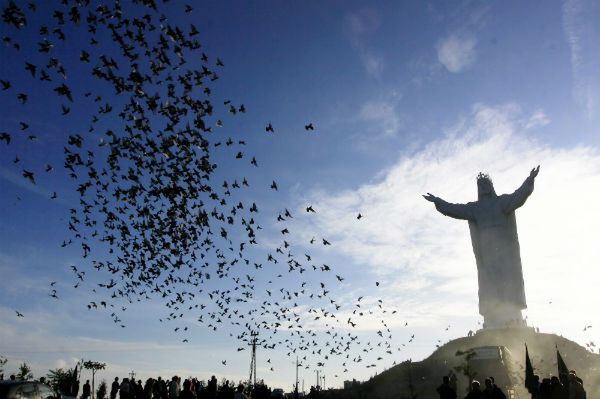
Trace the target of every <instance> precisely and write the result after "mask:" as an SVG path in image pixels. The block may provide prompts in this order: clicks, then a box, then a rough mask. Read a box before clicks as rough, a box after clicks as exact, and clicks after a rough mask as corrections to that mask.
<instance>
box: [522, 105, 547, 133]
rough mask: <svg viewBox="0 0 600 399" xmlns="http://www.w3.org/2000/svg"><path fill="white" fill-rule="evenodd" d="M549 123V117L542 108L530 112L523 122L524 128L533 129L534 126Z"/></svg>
mask: <svg viewBox="0 0 600 399" xmlns="http://www.w3.org/2000/svg"><path fill="white" fill-rule="evenodd" d="M549 123H550V118H548V115H546V113H545V112H544V111H543V110H541V109H537V110H535V111H534V113H533V114H531V116H530V117H529V119H528V120H527V123H525V129H534V128H536V127H542V126H546V125H547V124H549Z"/></svg>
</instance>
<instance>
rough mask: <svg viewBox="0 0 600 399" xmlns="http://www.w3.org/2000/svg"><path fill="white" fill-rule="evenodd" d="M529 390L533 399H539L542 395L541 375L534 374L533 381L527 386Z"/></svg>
mask: <svg viewBox="0 0 600 399" xmlns="http://www.w3.org/2000/svg"><path fill="white" fill-rule="evenodd" d="M527 390H528V392H529V393H530V394H531V399H539V396H540V376H539V375H537V374H536V375H534V376H533V381H532V382H531V385H530V386H529V387H528V388H527Z"/></svg>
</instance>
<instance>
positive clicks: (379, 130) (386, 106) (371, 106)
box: [358, 100, 401, 137]
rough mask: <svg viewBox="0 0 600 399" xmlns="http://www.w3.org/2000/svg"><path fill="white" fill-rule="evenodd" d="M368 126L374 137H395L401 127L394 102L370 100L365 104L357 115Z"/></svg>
mask: <svg viewBox="0 0 600 399" xmlns="http://www.w3.org/2000/svg"><path fill="white" fill-rule="evenodd" d="M358 116H359V118H360V119H361V120H362V121H363V122H365V123H366V124H367V126H370V130H372V131H373V132H374V134H375V135H376V136H383V137H390V136H395V135H396V134H397V133H398V131H399V130H400V127H401V122H400V118H399V116H398V114H397V112H396V101H394V100H370V101H367V102H365V103H364V104H363V105H362V107H361V109H360V112H359V114H358Z"/></svg>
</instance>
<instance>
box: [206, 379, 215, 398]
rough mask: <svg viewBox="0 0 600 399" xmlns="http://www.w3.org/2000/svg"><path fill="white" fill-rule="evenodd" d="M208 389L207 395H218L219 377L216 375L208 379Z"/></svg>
mask: <svg viewBox="0 0 600 399" xmlns="http://www.w3.org/2000/svg"><path fill="white" fill-rule="evenodd" d="M206 390H207V396H208V397H209V398H215V397H217V377H215V376H214V375H213V376H212V377H210V380H208V385H207V387H206Z"/></svg>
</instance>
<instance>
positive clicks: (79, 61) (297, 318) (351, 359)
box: [0, 0, 414, 372]
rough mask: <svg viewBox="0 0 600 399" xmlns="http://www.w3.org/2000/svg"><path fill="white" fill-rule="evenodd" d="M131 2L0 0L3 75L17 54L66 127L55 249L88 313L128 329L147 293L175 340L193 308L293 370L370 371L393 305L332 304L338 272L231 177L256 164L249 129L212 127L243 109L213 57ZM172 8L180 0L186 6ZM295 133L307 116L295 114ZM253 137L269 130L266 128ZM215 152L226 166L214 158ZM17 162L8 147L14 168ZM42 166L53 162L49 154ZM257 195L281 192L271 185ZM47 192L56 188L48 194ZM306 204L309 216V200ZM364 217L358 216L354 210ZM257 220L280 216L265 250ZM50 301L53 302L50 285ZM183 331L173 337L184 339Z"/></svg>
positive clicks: (157, 14)
mask: <svg viewBox="0 0 600 399" xmlns="http://www.w3.org/2000/svg"><path fill="white" fill-rule="evenodd" d="M49 3H51V2H49ZM128 3H131V4H128V5H127V7H122V6H121V2H120V1H118V0H115V1H112V2H107V3H106V4H102V5H98V3H95V2H90V1H85V0H79V1H67V0H62V1H61V2H60V3H58V2H56V3H55V4H53V5H54V6H55V7H53V8H52V10H51V12H48V10H45V11H43V13H42V11H40V10H39V8H40V7H42V4H40V7H38V5H36V4H35V3H28V4H27V5H24V6H23V7H21V6H20V5H17V3H15V2H8V4H7V5H6V6H5V7H4V9H3V10H2V22H3V28H2V32H3V33H5V36H4V37H3V42H4V44H5V46H7V47H8V49H10V50H11V51H12V52H13V53H14V54H13V56H12V57H11V58H10V65H11V67H10V68H5V70H10V69H11V68H12V69H14V70H18V69H19V68H21V67H19V63H20V62H22V63H23V64H22V65H23V66H22V70H23V71H24V73H25V75H26V78H28V79H33V80H34V84H35V85H36V87H39V90H38V91H37V93H43V92H44V90H46V92H47V93H48V94H49V95H52V94H53V95H55V96H56V100H57V101H56V108H57V109H56V112H57V113H58V114H59V115H60V116H61V117H62V118H65V119H64V120H65V122H64V125H63V126H64V129H65V130H69V131H73V130H75V131H78V133H72V134H70V135H68V137H66V143H65V146H64V164H63V167H64V170H65V171H66V173H67V174H68V175H69V176H70V178H71V179H72V181H73V182H74V184H73V188H74V189H75V191H76V192H77V193H78V205H77V206H73V207H72V208H71V209H70V211H69V220H68V224H67V228H68V234H69V235H70V236H69V237H68V239H65V240H64V241H63V242H62V245H61V246H62V247H67V246H71V245H78V246H80V247H81V254H82V257H83V258H84V259H83V260H82V264H80V265H72V266H71V269H72V271H73V273H74V274H75V276H76V283H75V284H74V287H75V288H78V287H88V288H89V289H90V290H91V291H93V294H96V295H99V296H100V297H101V300H94V301H90V302H89V303H88V304H87V307H88V309H108V311H109V312H111V317H112V319H113V321H114V322H115V323H116V324H118V325H120V326H121V327H125V326H126V324H125V322H123V320H122V315H121V312H122V311H125V310H126V309H127V304H128V303H133V302H139V301H144V300H159V301H162V302H163V303H164V304H165V305H166V307H167V308H168V310H167V313H168V315H166V316H165V317H162V318H161V319H160V321H161V322H172V323H174V324H175V325H176V326H175V327H174V332H176V333H181V334H188V332H189V328H188V326H187V325H184V324H185V322H184V321H183V320H182V319H183V318H184V316H189V315H191V314H195V315H196V317H197V321H198V323H200V324H204V325H205V326H206V328H208V329H211V330H214V331H217V330H225V331H227V332H229V333H230V334H231V335H232V336H235V338H236V339H237V340H239V342H240V344H241V346H240V348H238V351H241V350H244V349H245V345H246V344H247V343H248V342H250V337H251V333H252V332H259V333H260V337H261V339H260V341H259V343H260V344H261V345H262V346H263V347H264V348H267V349H274V348H276V347H284V348H285V350H286V352H287V354H288V355H289V356H293V357H296V355H299V356H300V358H301V361H302V364H303V365H304V366H305V367H306V368H309V367H322V366H323V365H324V364H325V363H326V362H327V361H329V360H330V359H332V358H334V357H336V356H337V357H341V358H342V359H343V363H342V364H343V366H344V371H345V372H347V371H348V369H349V368H350V364H351V363H361V362H364V363H367V364H366V366H367V367H375V366H376V362H378V361H380V360H382V359H383V358H382V356H383V355H378V356H377V361H374V362H367V361H366V360H365V359H364V357H366V356H367V355H368V354H370V353H383V354H384V355H390V356H391V355H392V353H393V347H392V335H391V331H390V328H389V327H388V325H387V324H386V321H385V314H386V313H387V312H389V313H390V314H391V313H392V312H391V311H388V310H386V309H385V308H384V306H383V301H382V300H378V301H372V304H370V305H366V304H365V303H364V302H361V301H362V299H363V298H362V297H360V298H358V299H357V300H356V301H354V302H353V303H340V302H339V301H338V300H337V299H336V298H335V297H334V296H333V294H332V288H331V287H333V286H334V284H341V283H342V282H343V280H344V278H343V277H342V276H340V275H338V274H334V273H332V267H331V266H329V265H327V264H319V263H317V262H316V260H313V256H312V255H311V254H309V253H305V254H302V255H300V256H298V255H295V254H294V253H293V252H292V249H293V248H294V247H298V246H295V245H294V243H292V242H290V238H289V237H290V236H289V233H290V229H292V226H291V225H292V223H293V218H294V217H293V215H292V212H290V211H289V210H288V209H285V210H284V211H282V212H281V213H279V214H278V215H277V216H276V217H273V218H272V219H270V218H269V217H268V216H265V215H262V214H261V213H260V209H259V206H258V204H257V203H256V202H254V201H248V197H249V196H248V195H246V194H245V193H244V189H245V188H247V187H250V183H249V181H248V179H247V178H246V177H244V176H239V177H231V173H230V172H229V171H228V169H227V167H228V164H229V163H232V162H243V163H244V165H247V166H245V167H247V168H257V167H258V166H259V164H258V161H257V159H256V157H254V156H246V155H245V153H244V150H243V148H244V146H246V139H244V140H241V139H237V140H234V139H232V138H224V137H222V136H221V133H220V131H219V130H220V128H223V127H224V122H223V118H219V117H218V116H219V115H220V112H223V113H225V114H226V115H229V116H231V117H234V116H236V115H239V114H244V113H246V107H245V106H244V105H243V104H238V105H235V104H234V103H233V102H232V101H230V100H225V101H223V106H222V107H221V106H215V105H213V102H214V101H212V100H211V98H212V96H213V93H212V89H211V87H210V84H211V82H214V81H215V80H217V79H218V78H219V75H218V70H219V68H223V67H224V64H223V62H222V61H221V60H220V59H219V58H215V59H214V61H212V62H211V59H210V58H209V57H208V55H206V54H205V53H204V52H203V51H202V50H201V49H202V46H201V44H200V42H199V41H198V35H199V30H198V28H196V26H194V25H193V24H191V23H190V24H189V25H187V26H186V27H183V26H178V25H175V24H171V23H170V21H169V18H168V17H167V16H166V15H165V12H171V11H172V10H173V9H174V8H175V4H166V3H169V2H168V1H163V2H158V1H154V0H136V1H132V2H128ZM48 6H49V4H48V3H46V4H43V7H48ZM163 11H164V12H163ZM184 12H185V13H186V14H191V13H192V12H193V8H192V7H191V6H189V5H187V6H185V10H184ZM36 13H37V14H36ZM40 13H42V15H40ZM33 21H35V22H36V23H37V24H34V23H33ZM10 30H12V31H14V34H9V31H10ZM24 32H26V33H24ZM36 36H37V37H39V39H34V38H35V37H36ZM73 36H75V37H76V38H77V40H76V41H75V42H76V43H77V44H80V45H82V48H80V49H78V50H76V53H77V52H78V57H76V58H70V59H65V60H63V59H60V58H59V57H58V55H57V54H60V53H61V52H60V51H59V49H60V48H64V47H65V46H66V47H68V46H72V44H70V43H69V39H73ZM18 37H23V38H24V39H22V40H18ZM82 38H84V39H82ZM26 46H27V48H31V47H32V46H34V47H36V48H37V54H36V61H34V60H33V59H29V60H21V59H20V58H19V55H20V54H21V53H22V50H23V48H26ZM30 51H32V50H31V49H30ZM71 51H73V50H71ZM88 74H89V75H88ZM82 76H86V78H85V79H89V78H88V77H87V76H91V78H92V79H93V80H95V82H94V84H89V85H75V84H72V83H70V82H72V81H73V80H77V79H83V78H81V77H82ZM68 77H70V78H71V80H69V79H68ZM0 78H1V84H2V95H3V96H5V97H7V98H11V96H14V97H12V98H15V99H16V101H19V102H20V103H21V104H23V105H26V104H27V103H28V100H29V98H30V97H32V96H34V94H36V93H25V92H21V91H20V89H19V88H18V87H15V84H14V82H13V81H11V76H1V77H0ZM82 104H83V105H82ZM72 109H78V111H77V115H78V116H79V117H81V116H82V115H83V116H85V115H87V116H88V117H89V123H88V124H87V125H86V126H73V123H74V122H72V121H71V120H69V119H68V118H69V117H71V116H72V115H73V114H74V113H75V112H72ZM90 110H92V111H91V112H90ZM32 114H34V112H33V111H32ZM31 126H32V125H31V123H29V122H28V121H20V122H19V124H18V126H15V129H13V130H12V131H9V130H10V129H9V127H8V126H3V127H2V132H1V133H0V134H1V136H0V139H1V140H3V141H4V142H5V150H6V149H8V148H10V147H11V143H13V142H14V140H16V139H17V140H22V139H23V134H25V135H27V139H26V140H29V141H35V140H36V135H35V134H34V133H30V130H33V129H32V128H31ZM5 129H6V130H7V131H5ZM304 130H305V131H306V132H309V131H314V130H315V126H314V124H313V123H307V124H306V125H305V126H304ZM265 132H266V133H268V134H275V132H276V131H275V128H274V126H273V124H272V123H270V122H269V123H268V124H267V125H266V127H265ZM215 153H216V154H219V156H221V157H223V156H224V157H229V160H226V161H222V162H221V163H218V162H217V161H215ZM226 159H227V158H226ZM20 161H21V160H20V158H19V157H18V156H16V157H15V161H14V163H15V164H16V165H17V167H20V165H21V164H20ZM246 162H247V163H246ZM41 169H42V170H43V171H44V173H51V172H53V171H54V170H55V168H54V167H53V166H52V165H48V164H47V165H44V166H43V168H41ZM221 170H222V172H220V171H221ZM21 174H22V176H23V178H25V179H27V180H28V181H29V182H30V183H31V184H36V183H38V180H39V179H38V172H36V170H35V168H34V167H28V168H27V169H25V168H22V170H21ZM270 189H271V190H273V191H277V190H278V185H277V183H276V182H275V181H273V182H272V184H271V186H270ZM57 197H58V195H57V193H56V192H53V193H52V196H51V199H55V198H57ZM306 213H307V214H316V213H317V212H316V210H315V209H314V207H313V206H311V205H308V206H307V207H306ZM362 217H363V215H361V214H360V213H359V214H358V216H357V217H356V219H358V220H360V219H361V218H362ZM260 220H263V221H265V222H266V223H274V224H279V225H280V226H281V228H280V229H279V233H278V234H280V236H281V239H280V242H281V244H280V245H279V246H276V247H275V248H273V249H272V250H271V251H268V250H267V251H266V252H264V249H263V248H258V243H259V231H260V230H261V229H262V227H261V226H260V224H259V223H260ZM309 244H312V245H320V246H330V245H331V241H330V240H328V239H327V238H324V237H320V238H318V239H317V238H315V237H313V238H312V239H311V240H310V243H309ZM290 276H291V277H292V278H290ZM319 276H322V278H320V277H319ZM317 280H320V282H318V283H315V281H317ZM53 285H54V284H52V286H53ZM377 285H379V283H377ZM49 295H50V296H51V297H53V298H55V299H58V298H59V297H58V293H57V291H56V289H55V288H53V287H51V291H50V293H49ZM307 301H308V303H309V304H310V305H307ZM394 313H395V311H394ZM17 315H18V316H21V317H22V316H23V314H22V313H20V312H18V313H17ZM366 316H370V317H378V318H379V323H380V329H379V331H377V334H376V335H375V337H374V339H373V340H369V341H368V342H361V340H359V338H358V334H357V333H354V332H353V329H355V328H356V327H357V323H359V321H360V319H361V318H363V317H366ZM340 327H342V328H340ZM189 339H190V338H189V336H183V337H182V342H189ZM413 339H414V336H413V337H412V338H411V339H410V341H409V342H412V340H413ZM406 344H408V342H407V343H405V344H403V345H406ZM397 349H398V350H400V349H401V348H400V346H399V347H398V348H397Z"/></svg>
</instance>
